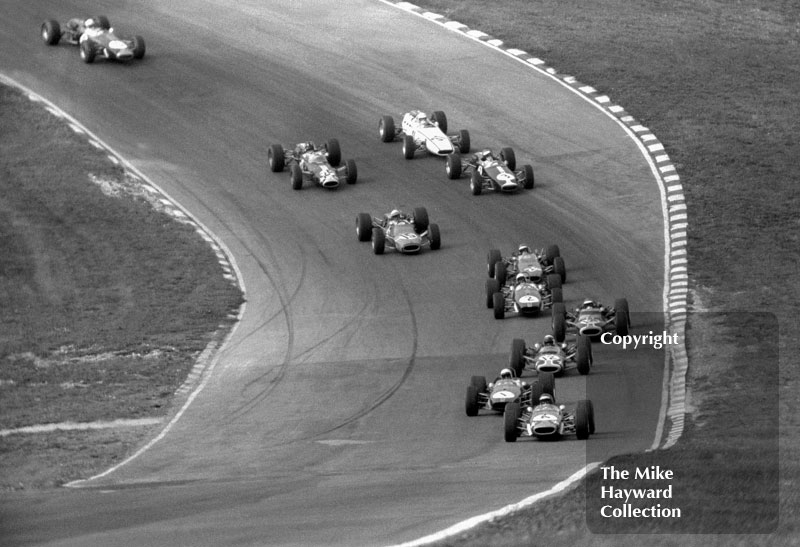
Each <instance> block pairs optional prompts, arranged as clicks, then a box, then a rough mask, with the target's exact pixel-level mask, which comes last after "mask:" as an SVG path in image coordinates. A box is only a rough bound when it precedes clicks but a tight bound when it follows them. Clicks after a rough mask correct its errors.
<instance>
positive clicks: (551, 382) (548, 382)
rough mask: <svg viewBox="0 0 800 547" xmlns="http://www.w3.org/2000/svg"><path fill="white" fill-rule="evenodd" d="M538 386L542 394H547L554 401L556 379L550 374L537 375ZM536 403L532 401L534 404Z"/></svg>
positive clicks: (541, 373)
mask: <svg viewBox="0 0 800 547" xmlns="http://www.w3.org/2000/svg"><path fill="white" fill-rule="evenodd" d="M538 381H539V385H540V386H542V393H547V394H548V395H550V396H551V397H552V398H553V401H555V398H556V377H555V375H554V374H553V373H552V372H540V373H539V378H538ZM536 402H537V401H533V404H536Z"/></svg>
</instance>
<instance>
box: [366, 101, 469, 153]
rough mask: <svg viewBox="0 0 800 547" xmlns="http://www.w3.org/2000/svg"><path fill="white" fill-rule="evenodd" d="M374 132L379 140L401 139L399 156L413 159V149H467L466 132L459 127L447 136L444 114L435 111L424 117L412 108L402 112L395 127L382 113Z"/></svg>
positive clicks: (431, 150) (451, 150)
mask: <svg viewBox="0 0 800 547" xmlns="http://www.w3.org/2000/svg"><path fill="white" fill-rule="evenodd" d="M378 134H379V136H380V138H381V140H382V141H383V142H392V141H394V140H395V139H396V138H397V137H402V139H403V157H404V158H406V159H407V160H410V159H413V158H414V153H415V152H417V151H425V150H427V151H428V152H430V153H431V154H434V155H436V156H447V155H449V154H453V153H454V152H455V151H456V147H458V151H459V152H461V153H462V154H466V153H468V152H469V146H470V143H469V132H468V131H467V130H466V129H462V130H460V131H459V132H458V134H457V135H451V136H448V135H447V117H446V116H445V114H444V112H442V111H441V110H437V111H435V112H433V113H432V114H431V115H430V117H428V116H427V115H426V114H425V113H424V112H421V111H419V110H412V111H411V112H406V113H405V114H403V121H402V122H401V126H400V127H398V128H395V125H394V118H392V117H391V116H382V117H381V120H380V122H378Z"/></svg>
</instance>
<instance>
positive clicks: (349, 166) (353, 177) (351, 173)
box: [344, 159, 358, 184]
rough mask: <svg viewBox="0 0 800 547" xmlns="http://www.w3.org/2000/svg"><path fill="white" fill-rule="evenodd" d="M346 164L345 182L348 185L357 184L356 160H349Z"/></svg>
mask: <svg viewBox="0 0 800 547" xmlns="http://www.w3.org/2000/svg"><path fill="white" fill-rule="evenodd" d="M344 164H345V176H344V180H345V181H346V182H347V184H355V183H356V181H357V180H358V168H356V160H352V159H351V160H347V161H345V162H344Z"/></svg>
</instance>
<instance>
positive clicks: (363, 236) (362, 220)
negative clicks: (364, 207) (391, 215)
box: [356, 213, 372, 241]
mask: <svg viewBox="0 0 800 547" xmlns="http://www.w3.org/2000/svg"><path fill="white" fill-rule="evenodd" d="M356 234H357V235H358V240H359V241H369V240H370V238H371V237H372V217H371V216H370V214H369V213H358V216H357V217H356Z"/></svg>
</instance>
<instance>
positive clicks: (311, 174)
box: [267, 139, 358, 190]
mask: <svg viewBox="0 0 800 547" xmlns="http://www.w3.org/2000/svg"><path fill="white" fill-rule="evenodd" d="M267 162H268V163H269V168H270V170H271V171H272V172H275V173H279V172H281V171H283V169H284V167H286V165H287V164H288V165H289V173H290V175H291V181H292V188H294V189H295V190H300V189H301V188H303V182H305V181H312V182H315V183H317V184H319V185H320V186H322V187H323V188H328V189H330V190H332V189H335V188H338V187H339V183H340V182H341V180H342V179H343V178H344V180H345V181H346V182H347V184H355V183H356V181H357V180H358V170H357V168H356V162H355V160H352V159H350V160H347V161H346V162H345V164H344V166H341V162H342V152H341V148H340V147H339V141H338V140H336V139H330V140H329V141H328V142H327V143H325V144H324V145H322V146H317V145H316V144H314V143H313V142H311V141H308V142H301V143H297V144H296V145H295V147H294V148H284V147H283V146H282V145H280V144H272V145H270V147H269V150H268V151H267Z"/></svg>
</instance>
